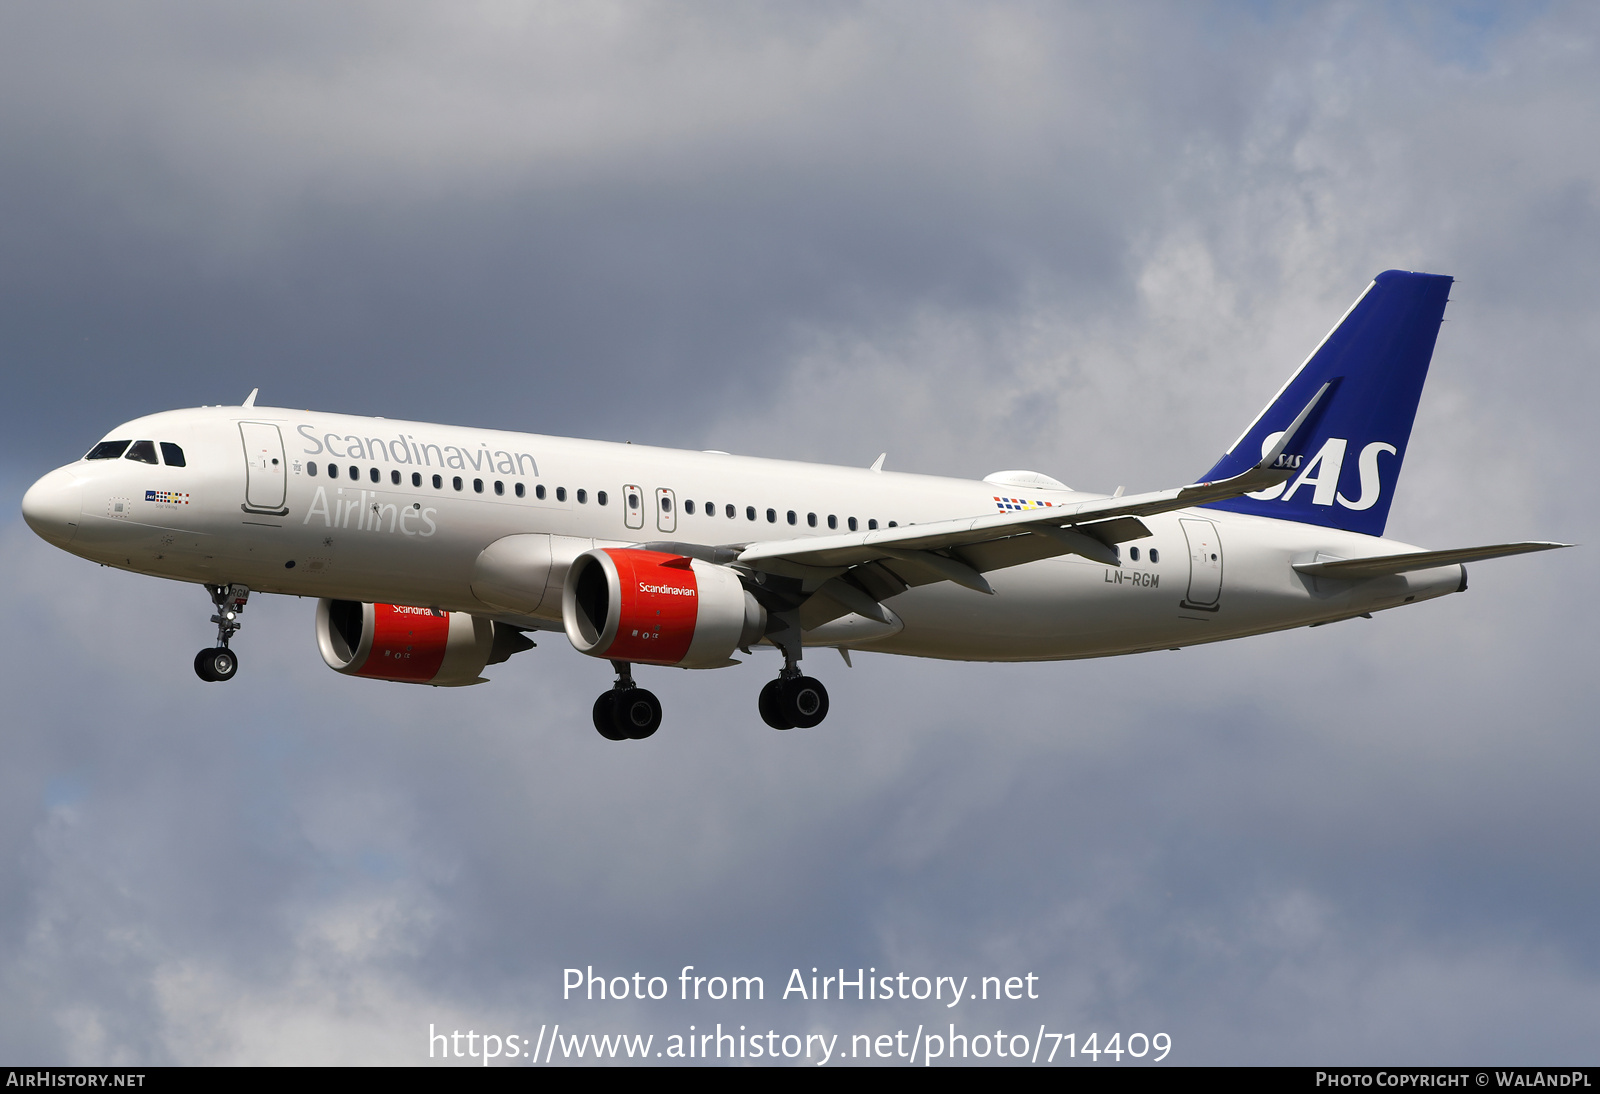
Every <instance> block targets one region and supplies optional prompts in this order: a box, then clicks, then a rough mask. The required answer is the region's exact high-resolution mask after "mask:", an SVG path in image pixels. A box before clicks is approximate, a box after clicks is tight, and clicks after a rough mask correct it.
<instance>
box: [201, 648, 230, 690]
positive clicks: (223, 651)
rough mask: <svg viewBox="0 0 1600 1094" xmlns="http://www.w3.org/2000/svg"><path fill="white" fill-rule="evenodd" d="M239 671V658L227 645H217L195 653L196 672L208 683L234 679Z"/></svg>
mask: <svg viewBox="0 0 1600 1094" xmlns="http://www.w3.org/2000/svg"><path fill="white" fill-rule="evenodd" d="M238 671H239V659H238V658H237V657H235V656H234V653H233V651H232V650H230V649H228V647H226V646H215V647H213V648H211V649H209V650H201V651H200V652H199V653H197V654H195V655H194V674H195V675H196V676H198V677H200V679H202V680H204V681H205V682H206V683H208V684H220V683H222V682H224V681H227V680H232V679H233V677H234V674H235V673H237V672H238Z"/></svg>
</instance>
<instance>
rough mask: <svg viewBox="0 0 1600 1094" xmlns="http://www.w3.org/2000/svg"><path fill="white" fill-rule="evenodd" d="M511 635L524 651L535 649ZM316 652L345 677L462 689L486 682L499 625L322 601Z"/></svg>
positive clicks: (426, 611)
mask: <svg viewBox="0 0 1600 1094" xmlns="http://www.w3.org/2000/svg"><path fill="white" fill-rule="evenodd" d="M508 630H510V634H508V636H507V637H508V638H510V639H511V640H512V641H513V642H515V641H516V640H517V639H520V640H521V642H522V646H521V648H524V649H526V648H527V647H528V646H529V645H532V643H530V642H528V640H527V639H525V638H522V637H521V635H520V634H517V633H516V632H515V630H514V629H508ZM317 648H318V649H320V650H321V651H322V659H323V660H324V661H325V662H327V665H328V667H329V668H330V669H333V670H334V671H335V672H342V673H344V674H346V675H347V676H365V677H368V678H369V679H373V680H394V681H398V682H400V683H405V684H433V685H435V686H436V687H461V686H464V685H466V684H480V683H483V682H484V681H483V677H481V676H479V675H478V674H479V673H481V672H482V671H483V669H484V667H485V666H486V665H488V664H489V663H490V662H491V661H492V660H495V658H494V653H495V624H494V622H493V621H492V620H488V619H481V618H479V617H478V616H475V615H469V614H468V613H466V612H444V611H439V610H438V609H435V608H408V607H400V606H397V605H394V604H361V603H358V602H356V601H354V600H320V601H318V602H317ZM506 656H510V655H509V654H507V655H506ZM499 660H504V658H499Z"/></svg>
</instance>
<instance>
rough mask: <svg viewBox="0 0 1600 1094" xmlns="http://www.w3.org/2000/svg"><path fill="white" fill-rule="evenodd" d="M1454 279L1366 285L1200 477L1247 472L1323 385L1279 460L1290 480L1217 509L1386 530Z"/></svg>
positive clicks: (1390, 279)
mask: <svg viewBox="0 0 1600 1094" xmlns="http://www.w3.org/2000/svg"><path fill="white" fill-rule="evenodd" d="M1451 282H1452V279H1451V278H1449V277H1444V276H1441V275H1438V274H1421V273H1406V272H1404V271H1402V270H1389V271H1388V272H1387V273H1381V274H1379V275H1378V276H1377V277H1376V278H1375V279H1374V280H1373V282H1372V284H1370V285H1368V286H1367V291H1366V292H1364V293H1362V294H1361V298H1360V299H1359V300H1357V301H1356V302H1355V303H1354V304H1353V305H1351V308H1350V310H1349V311H1348V312H1346V313H1345V315H1344V318H1343V319H1341V320H1340V321H1339V324H1338V326H1336V327H1334V328H1333V331H1332V332H1331V333H1330V334H1329V335H1328V336H1327V337H1326V338H1324V339H1323V340H1322V344H1321V345H1319V346H1318V347H1317V348H1316V349H1315V350H1314V351H1313V352H1312V354H1311V356H1310V357H1308V358H1306V361H1305V363H1304V364H1303V365H1301V366H1300V368H1299V371H1297V372H1296V373H1295V374H1294V375H1293V376H1291V377H1290V378H1289V382H1288V383H1287V384H1285V385H1284V386H1283V389H1282V390H1281V391H1279V392H1278V394H1277V396H1276V397H1275V398H1274V399H1273V400H1272V402H1271V403H1269V404H1268V405H1267V408H1266V409H1265V410H1263V411H1262V412H1261V413H1260V414H1259V415H1258V416H1257V417H1256V420H1255V421H1254V422H1252V423H1251V424H1250V428H1248V429H1246V430H1245V431H1244V434H1243V435H1242V436H1241V437H1240V438H1239V439H1238V440H1237V441H1235V442H1234V443H1233V446H1232V447H1231V448H1229V449H1228V451H1227V452H1226V453H1225V454H1224V455H1223V457H1222V459H1220V460H1218V461H1217V465H1216V466H1215V467H1213V468H1212V469H1211V470H1210V471H1208V472H1206V473H1205V474H1204V475H1202V476H1201V479H1200V481H1206V482H1215V481H1218V480H1221V479H1226V478H1230V477H1232V476H1234V475H1237V474H1240V473H1242V472H1244V471H1246V470H1248V469H1249V468H1250V467H1251V466H1253V465H1254V464H1256V463H1257V462H1258V461H1260V460H1261V458H1262V457H1263V456H1264V455H1266V454H1267V453H1269V452H1271V451H1272V448H1273V446H1274V445H1275V444H1276V443H1277V441H1278V438H1279V437H1280V436H1281V435H1282V433H1283V431H1284V430H1285V429H1287V428H1288V427H1289V426H1290V424H1291V423H1292V422H1293V421H1294V418H1295V416H1296V415H1297V414H1299V413H1300V411H1301V410H1303V409H1304V408H1305V406H1306V404H1307V402H1308V401H1310V399H1311V398H1312V396H1313V395H1315V394H1316V393H1317V391H1318V390H1319V389H1320V388H1321V387H1322V386H1323V385H1324V384H1329V385H1331V387H1330V389H1329V391H1328V392H1327V393H1326V394H1325V395H1324V397H1323V398H1322V399H1321V400H1320V401H1319V402H1318V405H1317V407H1316V409H1315V410H1314V411H1313V413H1312V416H1311V417H1310V418H1309V419H1308V420H1307V421H1306V422H1305V423H1304V425H1303V426H1302V427H1301V428H1300V429H1299V430H1297V433H1298V436H1297V437H1294V438H1291V442H1292V443H1291V445H1290V446H1289V448H1288V450H1287V451H1285V452H1284V453H1283V455H1281V456H1280V457H1278V464H1277V466H1281V467H1286V468H1292V469H1294V472H1295V473H1294V475H1293V476H1292V477H1291V478H1290V479H1289V481H1288V482H1287V483H1284V484H1283V485H1281V486H1274V487H1271V488H1269V489H1266V490H1261V491H1258V492H1257V493H1254V494H1246V495H1244V496H1243V497H1238V498H1231V499H1229V500H1227V501H1218V502H1212V503H1211V504H1210V505H1209V506H1208V508H1212V509H1226V510H1229V511H1230V512H1235V513H1251V514H1253V515H1256V516H1262V517H1276V518H1277V519H1279V520H1293V521H1299V522H1301V523H1302V524H1320V525H1324V526H1326V527H1331V528H1343V529H1345V530H1346V531H1350V532H1360V533H1363V534H1365V535H1369V536H1381V535H1382V534H1383V528H1384V525H1385V524H1387V523H1388V520H1389V502H1390V500H1391V498H1392V497H1393V496H1394V486H1395V483H1396V481H1398V479H1399V477H1400V465H1401V464H1402V463H1403V462H1404V461H1405V456H1406V443H1407V442H1408V441H1409V440H1410V439H1411V423H1412V422H1413V421H1414V420H1415V419H1416V416H1417V402H1418V400H1420V399H1421V397H1422V382H1423V381H1424V380H1425V379H1427V376H1428V362H1429V360H1430V359H1431V358H1432V357H1433V344H1434V341H1435V340H1436V339H1437V338H1438V336H1439V323H1440V321H1441V320H1442V319H1443V317H1444V306H1445V304H1446V303H1448V302H1449V296H1450V285H1451Z"/></svg>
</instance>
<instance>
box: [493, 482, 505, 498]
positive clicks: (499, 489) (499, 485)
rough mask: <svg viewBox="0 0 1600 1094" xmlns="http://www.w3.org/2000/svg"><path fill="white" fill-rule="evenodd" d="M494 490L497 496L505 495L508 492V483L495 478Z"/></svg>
mask: <svg viewBox="0 0 1600 1094" xmlns="http://www.w3.org/2000/svg"><path fill="white" fill-rule="evenodd" d="M494 492H495V495H496V496H497V497H504V496H505V493H506V484H505V483H503V482H501V481H500V480H499V479H495V480H494Z"/></svg>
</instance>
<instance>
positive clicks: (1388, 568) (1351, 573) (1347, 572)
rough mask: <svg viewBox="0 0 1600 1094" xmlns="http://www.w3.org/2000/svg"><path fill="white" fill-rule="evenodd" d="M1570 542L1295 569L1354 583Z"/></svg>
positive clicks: (1411, 554) (1467, 549) (1347, 561)
mask: <svg viewBox="0 0 1600 1094" xmlns="http://www.w3.org/2000/svg"><path fill="white" fill-rule="evenodd" d="M1571 546H1572V544H1570V543H1546V542H1543V541H1538V542H1528V543H1494V544H1490V545H1489V546H1487V547H1452V548H1450V549H1449V550H1444V551H1407V552H1404V553H1403V554H1398V555H1378V556H1375V557H1373V558H1341V559H1334V560H1332V561H1329V562H1300V563H1296V564H1295V569H1296V570H1298V571H1299V572H1300V573H1302V574H1306V575H1308V576H1310V577H1343V578H1350V579H1353V580H1358V579H1361V578H1368V577H1384V576H1387V575H1389V574H1404V573H1409V572H1411V571H1412V570H1431V569H1433V568H1434V567H1435V566H1449V565H1452V564H1456V563H1465V562H1482V561H1483V560H1485V559H1490V558H1503V557H1504V556H1506V555H1523V554H1527V553H1528V552H1529V551H1554V550H1556V549H1557V548H1559V547H1571Z"/></svg>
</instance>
